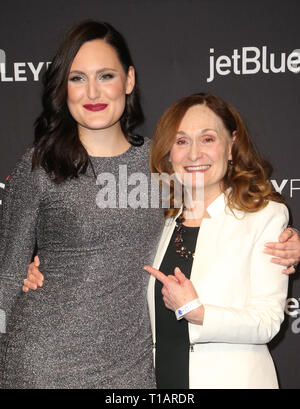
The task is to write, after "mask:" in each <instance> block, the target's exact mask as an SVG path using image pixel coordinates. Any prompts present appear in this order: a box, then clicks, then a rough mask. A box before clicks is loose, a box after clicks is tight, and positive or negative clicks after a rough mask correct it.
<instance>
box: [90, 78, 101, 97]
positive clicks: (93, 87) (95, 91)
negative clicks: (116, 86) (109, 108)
mask: <svg viewBox="0 0 300 409" xmlns="http://www.w3.org/2000/svg"><path fill="white" fill-rule="evenodd" d="M100 94H101V91H100V85H99V84H98V83H97V82H96V81H94V80H90V81H89V82H88V85H87V95H88V98H89V99H92V100H94V99H97V98H99V96H100Z"/></svg>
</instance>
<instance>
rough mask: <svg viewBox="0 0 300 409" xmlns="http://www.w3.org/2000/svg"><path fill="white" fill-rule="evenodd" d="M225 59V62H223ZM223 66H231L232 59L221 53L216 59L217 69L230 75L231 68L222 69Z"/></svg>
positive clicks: (220, 73) (219, 72)
mask: <svg viewBox="0 0 300 409" xmlns="http://www.w3.org/2000/svg"><path fill="white" fill-rule="evenodd" d="M222 61H224V62H222ZM222 67H231V60H230V58H229V57H227V56H226V55H221V57H219V58H218V59H217V61H216V71H217V73H218V74H219V75H228V74H230V70H229V69H228V70H224V71H223V70H222Z"/></svg>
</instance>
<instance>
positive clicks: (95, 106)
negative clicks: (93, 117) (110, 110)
mask: <svg viewBox="0 0 300 409" xmlns="http://www.w3.org/2000/svg"><path fill="white" fill-rule="evenodd" d="M107 105H108V104H86V105H83V107H84V108H85V109H87V110H88V111H92V112H98V111H103V110H104V109H105V108H106V107H107Z"/></svg>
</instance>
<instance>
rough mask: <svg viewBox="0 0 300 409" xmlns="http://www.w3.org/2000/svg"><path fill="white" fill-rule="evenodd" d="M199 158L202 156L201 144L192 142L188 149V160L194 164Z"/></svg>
mask: <svg viewBox="0 0 300 409" xmlns="http://www.w3.org/2000/svg"><path fill="white" fill-rule="evenodd" d="M201 156H202V149H201V144H200V143H197V142H196V141H193V143H191V145H190V149H189V159H190V160H191V161H192V162H196V160H197V159H199V158H201Z"/></svg>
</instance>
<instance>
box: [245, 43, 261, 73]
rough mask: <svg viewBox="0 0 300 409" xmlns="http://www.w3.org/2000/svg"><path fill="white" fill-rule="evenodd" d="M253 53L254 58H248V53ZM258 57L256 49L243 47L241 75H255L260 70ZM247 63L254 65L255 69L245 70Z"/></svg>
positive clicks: (258, 53)
mask: <svg viewBox="0 0 300 409" xmlns="http://www.w3.org/2000/svg"><path fill="white" fill-rule="evenodd" d="M249 52H250V53H251V52H252V53H255V56H254V57H249V56H248V53H249ZM259 57H260V51H259V49H258V48H257V47H243V49H242V58H243V60H242V73H243V74H257V73H258V71H259V70H260V62H259V61H258V59H259ZM248 63H252V64H255V68H247V67H248Z"/></svg>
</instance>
